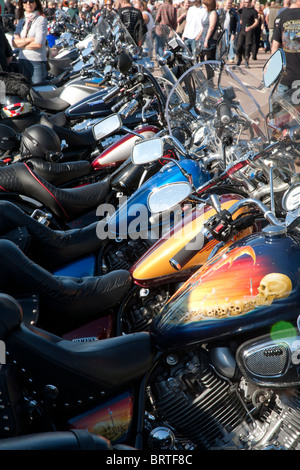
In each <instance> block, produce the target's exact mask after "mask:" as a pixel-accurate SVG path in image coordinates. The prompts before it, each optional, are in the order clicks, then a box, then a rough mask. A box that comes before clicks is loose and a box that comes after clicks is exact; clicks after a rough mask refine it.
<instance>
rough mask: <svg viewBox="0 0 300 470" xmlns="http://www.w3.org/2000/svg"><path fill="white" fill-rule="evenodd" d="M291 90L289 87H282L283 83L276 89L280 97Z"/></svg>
mask: <svg viewBox="0 0 300 470" xmlns="http://www.w3.org/2000/svg"><path fill="white" fill-rule="evenodd" d="M290 89H291V88H290V87H289V86H287V85H282V84H281V83H279V85H278V86H277V88H276V93H278V94H279V95H284V94H285V93H286V92H287V91H289V90H290Z"/></svg>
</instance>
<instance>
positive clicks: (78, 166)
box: [27, 158, 92, 186]
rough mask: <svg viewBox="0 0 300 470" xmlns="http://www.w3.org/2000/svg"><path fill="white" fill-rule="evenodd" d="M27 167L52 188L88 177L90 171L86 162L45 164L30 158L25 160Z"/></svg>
mask: <svg viewBox="0 0 300 470" xmlns="http://www.w3.org/2000/svg"><path fill="white" fill-rule="evenodd" d="M27 164H28V166H29V167H30V168H31V169H32V170H33V171H34V173H36V174H37V175H39V176H41V177H42V178H44V179H45V180H46V181H48V183H51V184H53V185H54V186H60V185H61V184H64V183H67V182H69V181H71V180H73V179H76V178H80V177H82V176H86V175H88V174H89V173H90V172H91V170H92V167H91V164H90V162H88V161H87V160H80V161H78V162H62V163H53V162H46V161H45V160H42V159H41V158H30V159H29V160H27Z"/></svg>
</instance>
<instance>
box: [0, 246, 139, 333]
mask: <svg viewBox="0 0 300 470" xmlns="http://www.w3.org/2000/svg"><path fill="white" fill-rule="evenodd" d="M0 256H1V270H0V292H5V293H6V294H9V295H12V296H14V297H17V298H20V297H22V296H24V295H30V294H36V295H38V297H39V312H40V314H39V319H38V325H39V326H41V327H42V328H45V329H47V331H51V332H53V333H55V334H60V335H61V334H65V333H67V332H70V331H71V330H74V329H75V328H78V327H80V326H83V325H86V324H87V323H90V322H92V321H93V320H96V319H98V318H101V317H103V316H106V315H107V314H109V313H112V310H111V309H114V308H115V307H117V306H118V304H119V303H120V302H121V301H122V299H123V298H124V296H125V295H126V294H127V293H128V292H129V290H130V288H131V287H132V277H131V275H130V273H129V271H127V270H124V269H119V270H116V271H112V272H110V273H107V274H103V275H100V276H89V275H86V276H82V277H71V276H59V275H54V274H51V273H50V272H49V271H47V270H46V269H45V268H43V267H41V266H39V265H38V264H37V263H35V262H34V261H32V260H31V259H30V258H29V257H27V256H26V255H25V254H24V253H23V252H22V250H21V249H20V248H19V247H18V246H17V244H16V243H14V242H13V241H11V240H7V239H5V238H1V239H0Z"/></svg>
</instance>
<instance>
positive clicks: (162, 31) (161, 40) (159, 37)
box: [155, 0, 177, 57]
mask: <svg viewBox="0 0 300 470" xmlns="http://www.w3.org/2000/svg"><path fill="white" fill-rule="evenodd" d="M155 21H156V23H157V24H158V25H157V27H156V28H155V39H156V45H155V49H156V56H159V57H162V56H163V53H164V48H165V44H166V41H167V38H168V28H164V26H169V27H170V28H172V29H174V31H176V28H177V9H176V8H175V6H174V5H173V2H172V0H164V3H163V4H162V5H160V7H159V8H158V10H157V14H156V17H155Z"/></svg>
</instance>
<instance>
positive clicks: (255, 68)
mask: <svg viewBox="0 0 300 470" xmlns="http://www.w3.org/2000/svg"><path fill="white" fill-rule="evenodd" d="M269 57H270V52H267V53H265V51H264V50H263V49H260V50H259V52H258V54H257V60H252V59H251V58H250V61H249V70H250V71H251V73H252V74H253V75H255V76H256V77H258V78H261V77H262V69H263V66H264V64H265V63H266V61H267V60H268V59H269ZM241 67H245V64H244V62H242V63H241Z"/></svg>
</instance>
